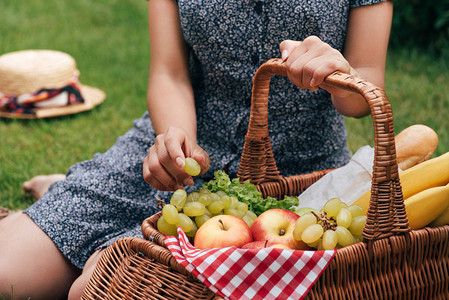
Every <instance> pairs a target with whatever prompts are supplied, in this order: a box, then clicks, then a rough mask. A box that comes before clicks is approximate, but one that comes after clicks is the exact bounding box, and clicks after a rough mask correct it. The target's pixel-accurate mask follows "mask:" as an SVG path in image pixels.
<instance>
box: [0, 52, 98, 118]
mask: <svg viewBox="0 0 449 300" xmlns="http://www.w3.org/2000/svg"><path fill="white" fill-rule="evenodd" d="M76 72H78V71H77V68H76V63H75V59H74V58H73V57H72V56H70V55H69V54H67V53H63V52H59V51H54V50H23V51H16V52H11V53H7V54H4V55H2V56H0V93H2V94H4V95H7V96H20V95H23V94H28V93H34V92H37V91H39V90H41V89H44V88H45V89H59V88H62V87H64V86H66V85H67V84H68V83H69V82H70V80H72V78H73V76H74V75H75V74H76ZM80 93H81V96H82V97H83V98H84V103H77V104H71V105H66V106H60V107H45V108H35V109H34V114H33V115H25V114H19V115H18V114H14V113H10V112H6V111H0V117H7V118H32V119H36V118H48V117H56V116H62V115H69V114H75V113H78V112H82V111H87V110H90V109H92V108H94V107H95V106H97V105H99V104H100V103H102V102H103V101H104V99H105V97H106V95H105V93H104V92H103V91H102V90H100V89H98V88H94V87H90V86H86V85H82V84H80Z"/></svg>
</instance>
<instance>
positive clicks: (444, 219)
mask: <svg viewBox="0 0 449 300" xmlns="http://www.w3.org/2000/svg"><path fill="white" fill-rule="evenodd" d="M443 225H449V207H448V208H446V210H445V211H443V213H442V214H441V215H439V216H438V217H437V218H436V219H435V220H433V221H432V222H431V223H430V224H429V226H430V227H438V226H443Z"/></svg>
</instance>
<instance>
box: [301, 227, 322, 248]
mask: <svg viewBox="0 0 449 300" xmlns="http://www.w3.org/2000/svg"><path fill="white" fill-rule="evenodd" d="M322 236H323V226H321V225H320V224H313V225H310V226H309V227H307V228H306V229H304V231H303V232H302V234H301V240H302V241H303V242H304V243H306V244H312V243H314V242H316V241H318V240H319V239H320V238H321V237H322Z"/></svg>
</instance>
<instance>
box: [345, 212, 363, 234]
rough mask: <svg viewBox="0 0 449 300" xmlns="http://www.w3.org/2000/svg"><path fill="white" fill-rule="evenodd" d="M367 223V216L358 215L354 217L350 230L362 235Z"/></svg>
mask: <svg viewBox="0 0 449 300" xmlns="http://www.w3.org/2000/svg"><path fill="white" fill-rule="evenodd" d="M365 224H366V216H358V217H355V218H354V219H352V222H351V225H350V226H349V228H348V229H349V231H350V232H351V233H352V234H353V235H355V236H361V235H362V232H363V229H364V228H365Z"/></svg>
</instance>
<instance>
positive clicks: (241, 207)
mask: <svg viewBox="0 0 449 300" xmlns="http://www.w3.org/2000/svg"><path fill="white" fill-rule="evenodd" d="M236 209H238V210H240V211H243V212H244V213H246V212H247V211H248V204H246V203H243V202H239V203H238V204H237V207H236Z"/></svg>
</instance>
